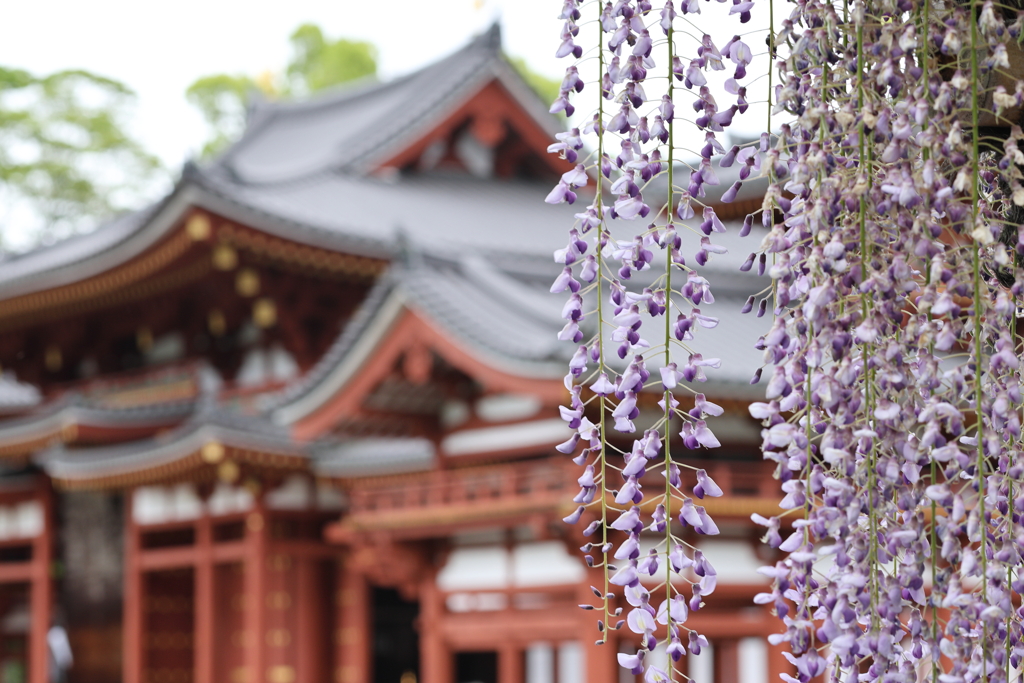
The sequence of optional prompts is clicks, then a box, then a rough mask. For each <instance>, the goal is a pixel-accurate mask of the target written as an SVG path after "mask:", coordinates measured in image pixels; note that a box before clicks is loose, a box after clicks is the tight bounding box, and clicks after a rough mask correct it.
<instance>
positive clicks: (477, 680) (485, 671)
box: [455, 652, 498, 683]
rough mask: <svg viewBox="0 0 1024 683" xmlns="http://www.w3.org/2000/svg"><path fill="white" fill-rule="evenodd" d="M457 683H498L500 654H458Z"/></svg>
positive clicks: (456, 658)
mask: <svg viewBox="0 0 1024 683" xmlns="http://www.w3.org/2000/svg"><path fill="white" fill-rule="evenodd" d="M455 683H498V653H497V652H458V653H456V655H455Z"/></svg>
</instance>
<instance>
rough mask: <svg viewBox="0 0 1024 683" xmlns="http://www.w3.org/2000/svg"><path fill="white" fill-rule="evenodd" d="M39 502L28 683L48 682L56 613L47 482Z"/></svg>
mask: <svg viewBox="0 0 1024 683" xmlns="http://www.w3.org/2000/svg"><path fill="white" fill-rule="evenodd" d="M37 491H38V493H37V494H36V501H38V503H39V505H40V507H41V508H42V514H43V529H42V532H41V533H40V534H39V535H38V536H37V537H36V539H35V540H34V541H33V542H32V587H31V597H30V598H29V599H30V601H31V609H30V611H29V614H30V615H31V617H30V620H29V628H30V629H31V631H30V633H29V637H28V649H29V656H28V660H29V662H28V672H29V683H49V680H50V650H49V647H48V644H47V642H46V634H47V632H48V631H49V630H50V616H51V612H52V610H53V586H52V585H51V581H50V565H51V564H52V562H53V496H52V493H51V490H50V486H49V483H48V482H41V483H40V484H39V487H38V489H37Z"/></svg>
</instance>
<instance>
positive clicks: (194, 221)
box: [185, 213, 211, 242]
mask: <svg viewBox="0 0 1024 683" xmlns="http://www.w3.org/2000/svg"><path fill="white" fill-rule="evenodd" d="M185 232H187V233H188V236H189V237H190V238H192V240H193V241H194V242H202V241H203V240H208V239H210V232H211V231H210V219H209V218H208V217H207V216H206V214H204V213H194V214H192V216H191V217H190V218H189V219H188V222H187V223H186V224H185Z"/></svg>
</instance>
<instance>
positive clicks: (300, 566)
mask: <svg viewBox="0 0 1024 683" xmlns="http://www.w3.org/2000/svg"><path fill="white" fill-rule="evenodd" d="M293 559H294V561H295V564H294V567H295V572H296V576H295V607H296V610H295V670H296V672H297V676H296V682H297V683H319V682H320V681H323V680H324V679H325V677H326V676H325V674H326V672H325V671H323V660H324V656H323V654H324V653H323V646H322V639H321V637H320V634H321V633H322V629H323V628H324V626H325V624H324V619H323V616H322V615H323V610H322V608H321V605H320V604H318V603H319V600H321V599H322V597H321V596H320V595H318V591H317V583H318V582H317V579H318V578H319V577H320V574H319V569H320V562H319V560H318V559H317V558H315V557H295V558H293Z"/></svg>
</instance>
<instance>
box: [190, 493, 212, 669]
mask: <svg viewBox="0 0 1024 683" xmlns="http://www.w3.org/2000/svg"><path fill="white" fill-rule="evenodd" d="M195 534H196V563H195V575H194V576H195V598H194V599H195V612H194V614H195V625H194V627H193V628H194V631H193V635H192V637H193V653H194V655H193V656H194V660H193V665H194V667H195V670H194V673H193V683H214V661H213V658H214V647H215V639H216V635H217V634H216V631H215V628H214V612H215V609H214V599H213V591H214V585H213V580H214V579H213V577H214V573H213V569H214V567H213V520H212V519H211V518H210V515H209V513H207V512H205V511H204V513H203V515H202V517H200V518H199V519H198V520H197V521H196V526H195Z"/></svg>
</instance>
